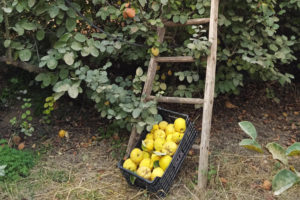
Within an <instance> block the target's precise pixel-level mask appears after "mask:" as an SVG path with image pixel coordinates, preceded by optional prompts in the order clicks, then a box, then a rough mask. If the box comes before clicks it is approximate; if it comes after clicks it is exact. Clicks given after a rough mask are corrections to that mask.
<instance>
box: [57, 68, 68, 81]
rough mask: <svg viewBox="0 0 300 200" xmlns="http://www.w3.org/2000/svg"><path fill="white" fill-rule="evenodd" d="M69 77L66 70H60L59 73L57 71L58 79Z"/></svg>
mask: <svg viewBox="0 0 300 200" xmlns="http://www.w3.org/2000/svg"><path fill="white" fill-rule="evenodd" d="M68 75H69V70H68V69H66V68H62V69H61V70H60V71H59V77H60V79H62V80H63V79H66V78H67V77H68Z"/></svg>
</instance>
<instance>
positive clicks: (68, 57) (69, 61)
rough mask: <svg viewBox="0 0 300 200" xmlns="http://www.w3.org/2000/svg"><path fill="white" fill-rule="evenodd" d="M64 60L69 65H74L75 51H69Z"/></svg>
mask: <svg viewBox="0 0 300 200" xmlns="http://www.w3.org/2000/svg"><path fill="white" fill-rule="evenodd" d="M64 61H65V63H66V64H67V65H73V63H74V53H73V52H68V53H66V54H65V55H64Z"/></svg>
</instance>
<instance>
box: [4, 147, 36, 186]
mask: <svg viewBox="0 0 300 200" xmlns="http://www.w3.org/2000/svg"><path fill="white" fill-rule="evenodd" d="M35 160H36V157H35V156H34V154H33V153H32V152H29V151H19V150H16V149H13V148H11V147H8V146H7V145H4V146H1V147H0V165H6V167H5V169H4V172H5V176H1V177H0V181H5V180H9V181H15V180H18V179H19V178H21V177H26V176H28V175H29V173H30V169H31V168H32V167H33V166H34V164H35Z"/></svg>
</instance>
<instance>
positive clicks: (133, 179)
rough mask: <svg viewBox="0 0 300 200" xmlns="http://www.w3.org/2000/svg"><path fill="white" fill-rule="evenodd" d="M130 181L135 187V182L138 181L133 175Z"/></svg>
mask: <svg viewBox="0 0 300 200" xmlns="http://www.w3.org/2000/svg"><path fill="white" fill-rule="evenodd" d="M129 179H130V183H131V184H132V185H134V182H135V180H136V177H135V176H133V175H130V176H129Z"/></svg>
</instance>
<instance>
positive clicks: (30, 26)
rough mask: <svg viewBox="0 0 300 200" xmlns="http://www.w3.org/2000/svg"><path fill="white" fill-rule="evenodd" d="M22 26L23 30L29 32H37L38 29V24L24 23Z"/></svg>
mask: <svg viewBox="0 0 300 200" xmlns="http://www.w3.org/2000/svg"><path fill="white" fill-rule="evenodd" d="M20 25H21V27H22V28H24V29H25V30H27V31H32V30H36V28H37V26H36V24H34V23H32V22H28V21H22V22H21V24H20Z"/></svg>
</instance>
